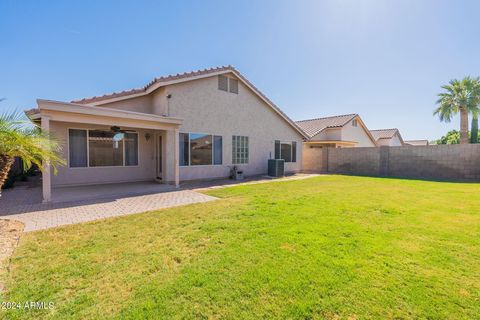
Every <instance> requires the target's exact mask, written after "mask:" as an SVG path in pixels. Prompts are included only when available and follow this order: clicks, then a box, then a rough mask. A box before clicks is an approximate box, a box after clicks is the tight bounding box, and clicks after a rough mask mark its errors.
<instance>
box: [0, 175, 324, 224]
mask: <svg viewBox="0 0 480 320" xmlns="http://www.w3.org/2000/svg"><path fill="white" fill-rule="evenodd" d="M313 176H316V175H294V176H290V177H285V178H282V179H277V180H273V181H285V180H298V179H306V178H309V177H313ZM271 181H272V180H271V179H266V178H265V177H257V178H253V179H248V180H246V181H244V182H239V181H232V180H217V181H208V182H196V183H186V184H184V185H183V186H182V188H181V189H176V188H174V187H173V186H169V185H164V184H158V183H155V182H139V183H129V184H110V185H96V186H83V187H75V188H61V189H58V190H56V192H55V190H54V192H55V194H56V196H55V198H54V199H53V200H54V202H52V203H41V189H40V187H39V186H28V185H25V186H20V187H15V188H13V189H10V190H5V191H4V192H3V193H2V197H1V198H0V219H2V218H3V219H12V220H17V221H20V222H22V223H24V224H25V229H24V231H25V232H29V231H36V230H42V229H48V228H54V227H58V226H62V225H69V224H75V223H82V222H88V221H93V220H98V219H105V218H110V217H116V216H122V215H127V214H134V213H141V212H146V211H151V210H158V209H164V208H170V207H176V206H182V205H187V204H193V203H201V202H207V201H212V200H216V199H217V198H215V197H211V196H208V195H205V194H202V193H200V192H197V190H202V189H209V188H218V187H226V186H230V185H238V184H239V183H242V184H248V183H264V182H271Z"/></svg>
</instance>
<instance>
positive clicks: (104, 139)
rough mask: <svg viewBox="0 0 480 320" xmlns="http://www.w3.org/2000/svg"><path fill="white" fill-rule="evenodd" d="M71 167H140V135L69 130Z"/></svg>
mask: <svg viewBox="0 0 480 320" xmlns="http://www.w3.org/2000/svg"><path fill="white" fill-rule="evenodd" d="M68 135H69V137H68V141H69V163H70V167H72V168H78V167H107V166H112V167H119V166H136V165H138V134H137V133H135V132H125V133H123V132H112V131H104V130H81V129H69V130H68Z"/></svg>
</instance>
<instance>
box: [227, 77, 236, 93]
mask: <svg viewBox="0 0 480 320" xmlns="http://www.w3.org/2000/svg"><path fill="white" fill-rule="evenodd" d="M228 81H229V86H230V92H231V93H238V80H237V79H232V78H229V80H228Z"/></svg>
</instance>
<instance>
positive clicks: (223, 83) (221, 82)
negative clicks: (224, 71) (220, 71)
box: [218, 75, 228, 91]
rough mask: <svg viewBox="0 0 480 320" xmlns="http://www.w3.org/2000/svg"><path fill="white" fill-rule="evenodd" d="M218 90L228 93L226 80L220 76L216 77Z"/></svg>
mask: <svg viewBox="0 0 480 320" xmlns="http://www.w3.org/2000/svg"><path fill="white" fill-rule="evenodd" d="M218 90H222V91H228V78H227V77H225V76H222V75H219V76H218Z"/></svg>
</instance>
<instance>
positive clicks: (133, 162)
mask: <svg viewBox="0 0 480 320" xmlns="http://www.w3.org/2000/svg"><path fill="white" fill-rule="evenodd" d="M124 141H125V165H126V166H137V165H138V153H137V152H138V135H137V134H136V133H132V132H127V133H125V139H124Z"/></svg>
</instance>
